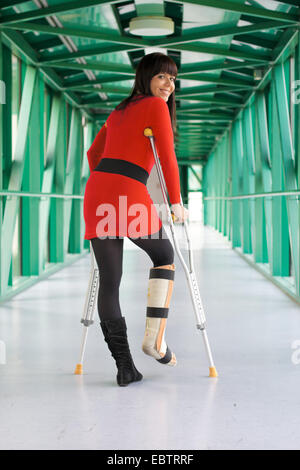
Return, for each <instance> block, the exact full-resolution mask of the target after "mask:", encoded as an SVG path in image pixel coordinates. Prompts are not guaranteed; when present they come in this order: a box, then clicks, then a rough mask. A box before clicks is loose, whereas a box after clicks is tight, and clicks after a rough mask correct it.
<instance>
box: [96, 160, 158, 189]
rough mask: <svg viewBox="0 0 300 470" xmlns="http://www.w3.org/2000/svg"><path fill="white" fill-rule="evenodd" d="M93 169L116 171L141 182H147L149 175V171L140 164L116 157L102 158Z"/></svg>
mask: <svg viewBox="0 0 300 470" xmlns="http://www.w3.org/2000/svg"><path fill="white" fill-rule="evenodd" d="M94 171H105V172H106V173H117V174H118V175H123V176H128V177H129V178H133V179H135V180H137V181H140V182H141V183H143V184H146V183H147V180H148V177H149V173H148V172H147V171H146V170H145V169H144V168H142V167H141V166H139V165H136V164H135V163H131V162H128V161H126V160H120V159H118V158H102V159H101V160H100V163H99V164H98V165H97V166H96V168H95V170H94Z"/></svg>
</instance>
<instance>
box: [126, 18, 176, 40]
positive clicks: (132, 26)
mask: <svg viewBox="0 0 300 470" xmlns="http://www.w3.org/2000/svg"><path fill="white" fill-rule="evenodd" d="M129 31H130V33H131V34H135V35H137V36H167V35H168V34H173V33H174V22H173V20H172V19H171V18H167V17H166V16H137V17H136V18H132V20H130V23H129Z"/></svg>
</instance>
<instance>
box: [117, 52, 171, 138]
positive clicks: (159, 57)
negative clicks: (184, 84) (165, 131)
mask: <svg viewBox="0 0 300 470" xmlns="http://www.w3.org/2000/svg"><path fill="white" fill-rule="evenodd" d="M161 72H163V73H168V74H170V75H174V76H175V77H176V75H177V66H176V64H175V62H174V60H173V59H171V57H169V56H167V55H165V54H162V53H161V52H152V53H151V54H147V55H145V56H144V57H143V58H142V59H141V61H140V62H139V64H138V66H137V69H136V74H135V80H134V85H133V89H132V92H131V94H130V96H128V97H127V98H125V99H124V100H123V101H121V103H120V104H118V106H116V108H115V109H116V110H121V109H125V108H126V106H127V105H128V104H129V103H131V102H134V101H137V100H140V99H143V98H145V97H147V96H153V95H152V92H151V90H150V82H151V79H152V77H154V75H157V74H159V73H161ZM167 105H168V108H169V113H170V117H171V123H172V128H173V134H174V136H175V137H177V130H176V102H175V89H174V91H173V93H172V94H171V95H170V96H169V99H168V101H167Z"/></svg>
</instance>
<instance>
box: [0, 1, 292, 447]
mask: <svg viewBox="0 0 300 470" xmlns="http://www.w3.org/2000/svg"><path fill="white" fill-rule="evenodd" d="M156 51H159V52H163V53H165V54H167V55H168V56H170V57H171V58H172V59H173V60H174V61H175V63H176V65H177V68H178V75H177V79H176V89H175V94H176V111H177V112H176V116H177V130H178V139H177V140H176V141H175V152H176V156H177V160H178V165H179V170H180V182H181V195H182V200H183V203H184V205H185V206H186V207H188V208H189V209H190V215H191V217H190V221H189V227H190V230H191V238H192V245H193V249H194V258H195V269H196V274H197V278H198V281H199V287H200V292H201V296H202V301H203V303H204V308H205V311H206V316H207V326H208V331H209V335H210V339H211V345H212V348H213V351H214V355H215V361H216V366H217V369H218V372H219V377H218V378H217V379H216V378H213V379H212V378H208V377H207V364H206V358H205V355H204V351H203V346H202V344H201V338H200V336H199V332H198V331H197V329H196V328H195V325H194V317H193V309H192V306H191V303H190V294H189V292H188V287H187V284H186V279H185V276H184V272H183V269H182V267H181V265H180V263H179V261H178V260H177V262H176V261H175V264H176V286H175V292H174V294H175V295H174V299H173V300H172V305H171V307H172V308H171V313H170V318H169V320H168V328H169V329H168V337H169V338H170V343H171V342H172V345H173V346H174V349H175V348H176V351H177V357H178V365H177V367H176V368H174V370H169V369H171V368H167V369H168V370H167V371H166V370H165V368H163V367H162V366H161V365H157V364H153V361H152V362H151V360H150V359H149V358H148V357H146V356H144V355H143V353H142V351H141V347H140V345H141V344H140V343H141V340H142V334H143V328H144V318H145V305H146V293H145V289H146V285H147V274H148V270H149V267H150V260H148V259H147V258H146V256H145V254H144V253H142V252H141V251H140V250H138V249H137V248H136V247H134V246H133V245H132V244H131V243H130V241H129V240H126V243H125V252H124V275H123V279H122V284H121V288H120V289H121V291H120V295H121V305H122V307H123V310H124V313H123V314H124V316H126V319H127V320H128V334H129V338H130V340H131V341H132V352H133V354H134V356H135V358H136V362H137V363H138V364H139V366H140V368H141V369H143V375H144V377H145V380H144V381H143V383H140V384H138V383H137V384H134V385H131V386H130V387H128V389H126V390H120V389H118V387H117V386H116V385H115V382H114V375H115V373H114V370H113V366H114V365H113V363H112V358H111V357H109V355H108V353H107V350H106V349H105V345H104V343H103V339H102V337H101V335H100V333H99V325H98V324H97V323H98V322H97V321H95V325H93V326H91V328H90V332H89V339H88V345H87V350H86V356H85V366H84V374H83V375H82V376H75V375H74V373H73V369H74V365H75V364H76V361H77V356H78V352H79V347H80V338H81V328H82V325H81V324H80V318H81V315H82V311H83V308H84V299H85V294H86V290H87V287H88V279H89V272H90V257H91V256H90V246H89V242H88V241H87V240H84V237H83V235H84V219H83V194H84V189H85V185H86V181H87V179H88V177H89V167H88V161H87V158H86V152H87V149H88V148H89V147H90V146H91V144H92V142H93V140H94V138H95V136H96V134H97V132H98V131H99V129H100V128H101V126H102V125H103V124H104V123H105V121H106V119H107V117H108V116H109V114H110V113H111V112H112V111H113V110H114V108H115V107H116V106H117V104H118V103H119V102H120V101H122V100H123V99H124V98H125V97H126V96H128V95H129V94H130V92H131V89H132V85H133V82H134V76H135V70H136V67H137V64H138V63H139V61H140V60H141V58H142V57H143V56H144V55H145V54H148V53H151V52H156ZM0 126H1V127H0V154H1V158H0V165H1V166H0V210H1V217H0V243H1V263H0V302H1V304H0V383H1V390H2V391H3V393H2V394H1V395H0V400H1V404H0V406H1V409H2V410H3V419H2V420H1V421H2V423H1V425H0V447H1V448H3V449H61V450H62V449H79V448H82V449H116V448H118V449H230V448H233V449H250V448H254V449H266V448H268V449H280V448H283V449H292V448H296V447H297V445H299V444H298V439H297V433H298V430H299V421H297V420H298V418H297V416H296V415H297V413H295V407H296V406H297V405H298V401H299V400H298V396H297V390H299V385H300V383H299V368H300V354H299V348H300V328H299V315H300V310H299V303H300V272H299V271H300V252H299V250H300V239H299V237H300V235H299V234H300V230H299V228H300V220H299V219H300V207H299V195H300V188H299V182H300V165H299V159H300V6H299V0H288V1H286V0H281V1H278V0H228V1H227V0H168V1H163V0H151V1H150V0H129V1H118V0H72V1H71V0H61V1H60V0H25V1H19V0H10V1H9V0H2V1H1V2H0ZM176 231H177V233H178V237H179V239H180V247H181V249H182V252H183V254H186V245H185V242H184V237H183V228H182V226H179V225H178V226H177V227H176ZM96 315H97V314H96ZM297 348H298V349H297ZM145 403H148V404H149V405H147V407H145Z"/></svg>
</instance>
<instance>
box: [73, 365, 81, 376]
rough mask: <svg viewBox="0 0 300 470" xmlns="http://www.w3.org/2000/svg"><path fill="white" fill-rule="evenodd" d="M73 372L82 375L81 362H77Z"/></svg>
mask: <svg viewBox="0 0 300 470" xmlns="http://www.w3.org/2000/svg"><path fill="white" fill-rule="evenodd" d="M74 374H75V375H82V364H77V366H76V369H75V372H74Z"/></svg>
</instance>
